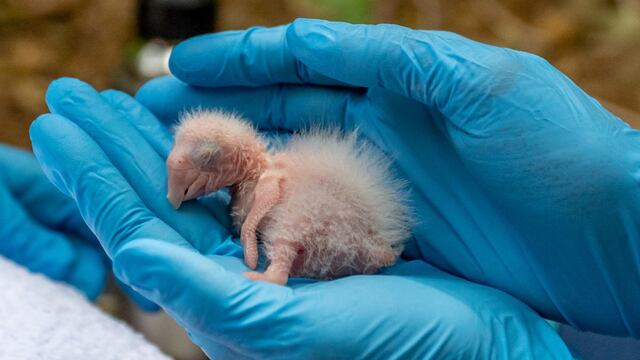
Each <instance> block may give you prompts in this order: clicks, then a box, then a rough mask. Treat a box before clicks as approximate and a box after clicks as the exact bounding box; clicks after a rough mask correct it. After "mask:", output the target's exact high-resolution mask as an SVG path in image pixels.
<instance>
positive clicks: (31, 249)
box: [0, 187, 76, 280]
mask: <svg viewBox="0 0 640 360" xmlns="http://www.w3.org/2000/svg"><path fill="white" fill-rule="evenodd" d="M0 205H1V206H0V224H2V226H1V227H0V254H2V255H3V256H5V257H7V258H9V259H12V260H13V261H15V262H17V263H19V264H21V265H23V266H25V267H27V268H28V269H29V270H31V271H33V272H38V273H42V274H45V275H46V276H48V277H50V278H52V279H55V280H62V279H64V278H65V276H66V275H67V273H68V272H69V269H70V268H71V264H72V262H73V258H74V257H75V256H76V254H75V251H74V248H73V246H71V243H70V241H69V239H68V238H67V237H66V236H65V235H63V234H61V233H59V232H56V231H52V230H49V229H47V228H46V227H43V226H42V225H41V224H40V223H38V222H37V221H35V220H34V219H33V218H31V216H30V215H29V214H28V213H27V212H26V211H25V210H24V209H23V208H22V205H20V203H19V202H18V201H16V199H15V198H14V197H13V195H12V194H11V193H9V191H8V190H7V189H5V188H3V187H0Z"/></svg>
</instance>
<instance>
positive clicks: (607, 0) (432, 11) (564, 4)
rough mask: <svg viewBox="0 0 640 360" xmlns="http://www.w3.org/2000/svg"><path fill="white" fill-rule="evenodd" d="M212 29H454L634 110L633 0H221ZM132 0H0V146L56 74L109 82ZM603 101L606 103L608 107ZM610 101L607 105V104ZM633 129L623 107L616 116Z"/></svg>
mask: <svg viewBox="0 0 640 360" xmlns="http://www.w3.org/2000/svg"><path fill="white" fill-rule="evenodd" d="M218 4H219V15H218V24H217V28H218V29H220V30H224V29H242V28H245V27H248V26H253V25H265V26H268V25H277V24H284V23H287V22H289V21H291V20H293V19H295V18H296V17H318V18H327V19H333V20H346V21H351V22H367V23H378V22H387V23H398V24H402V25H406V26H410V27H413V28H419V29H443V30H450V31H455V32H458V33H460V34H463V35H465V36H468V37H470V38H473V39H475V40H479V41H483V42H488V43H492V44H496V45H500V46H507V47H511V48H516V49H520V50H525V51H530V52H533V53H536V54H539V55H541V56H543V57H545V58H547V59H548V60H549V61H551V63H553V64H554V65H555V66H557V67H558V68H560V70H562V71H563V72H564V73H565V74H567V75H568V76H569V77H571V78H572V79H573V80H574V81H576V82H577V83H578V84H579V85H580V86H581V87H582V88H584V89H585V90H586V91H587V92H588V93H590V94H592V95H593V96H595V97H597V98H599V99H604V100H609V101H611V102H613V103H615V104H617V106H616V107H622V108H627V109H631V110H634V111H636V112H640V86H638V84H639V83H640V65H639V64H640V1H638V0H564V1H551V0H539V1H530V0H483V1H477V0H350V1H341V0H220V1H219V2H218ZM135 9H136V6H135V1H134V0H84V1H83V0H0V53H1V54H2V56H0V119H1V120H0V129H1V130H0V142H7V143H10V144H15V145H19V146H23V147H28V146H29V141H28V125H29V123H30V122H31V121H32V120H33V118H34V117H35V116H37V114H39V113H42V112H43V111H46V107H45V104H44V91H45V89H46V86H47V85H48V83H49V82H50V81H51V80H52V79H54V78H56V77H59V76H76V77H80V78H82V79H84V80H87V81H89V82H90V83H92V84H93V85H95V86H96V87H98V88H105V87H109V86H114V84H117V83H118V82H117V81H116V79H117V78H118V76H119V74H122V73H123V72H124V71H125V70H126V64H127V61H128V58H130V56H131V55H130V53H131V44H132V43H135V35H134V21H135ZM607 106H608V107H609V106H610V105H607ZM614 106H615V105H614ZM619 115H620V116H622V117H624V118H625V119H626V120H627V121H628V122H631V123H632V125H634V126H640V122H637V123H636V122H634V121H633V120H631V117H630V116H629V115H626V114H624V110H622V112H619Z"/></svg>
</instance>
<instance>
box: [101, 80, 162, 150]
mask: <svg viewBox="0 0 640 360" xmlns="http://www.w3.org/2000/svg"><path fill="white" fill-rule="evenodd" d="M167 95H168V94H167ZM100 96H102V98H103V99H104V101H105V102H106V103H107V104H109V105H110V106H111V107H112V108H113V109H114V110H116V111H117V112H119V113H120V114H121V115H122V116H124V117H125V119H126V120H127V121H128V122H129V124H131V125H132V126H133V127H135V128H136V129H137V130H138V131H139V132H140V135H142V137H144V139H145V140H146V142H147V143H149V145H151V147H152V148H153V149H154V150H155V151H156V153H157V154H158V156H159V157H160V158H161V159H162V160H165V159H166V158H167V157H168V156H169V152H170V151H171V145H172V144H173V136H172V134H171V132H170V131H169V129H168V128H167V126H165V125H164V124H162V123H161V122H160V121H158V119H157V118H156V117H155V116H154V114H152V113H151V112H150V111H149V109H147V108H146V107H144V106H142V105H141V104H140V103H139V102H138V101H136V100H135V99H134V98H133V97H131V96H130V95H129V94H126V93H124V92H122V91H118V90H113V89H109V90H104V91H102V92H100ZM170 98H171V97H168V98H167V99H170ZM167 99H165V100H167Z"/></svg>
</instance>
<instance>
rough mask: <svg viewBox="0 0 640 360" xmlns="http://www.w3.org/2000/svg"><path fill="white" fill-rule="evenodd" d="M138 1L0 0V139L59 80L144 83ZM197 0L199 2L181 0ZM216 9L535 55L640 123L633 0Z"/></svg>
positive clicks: (312, 3) (177, 345) (21, 123)
mask: <svg viewBox="0 0 640 360" xmlns="http://www.w3.org/2000/svg"><path fill="white" fill-rule="evenodd" d="M138 1H142V0H0V54H1V55H0V119H1V120H0V122H1V126H0V142H4V143H9V144H14V145H18V146H21V147H25V148H28V147H29V137H28V127H29V124H30V122H31V121H32V120H33V119H34V118H35V117H36V116H37V115H38V114H40V113H42V112H45V111H46V106H45V103H44V92H45V90H46V88H47V85H48V84H49V82H50V81H51V80H53V79H55V78H57V77H60V76H75V77H79V78H82V79H83V80H86V81H88V82H90V83H91V84H93V85H94V86H96V87H97V88H99V89H104V88H108V87H115V88H119V89H123V90H125V91H129V92H134V91H135V89H137V87H138V86H139V85H140V84H142V83H143V82H144V81H146V80H147V78H146V77H145V76H144V75H142V74H141V71H140V70H139V69H138V68H137V67H136V59H138V58H139V56H140V53H141V52H140V50H141V49H142V48H143V46H144V44H145V43H147V42H148V41H149V39H143V38H141V37H140V36H139V34H138V30H137V26H136V25H137V21H138V10H139V4H140V3H139V2H138ZM203 1H206V0H203ZM198 2H202V1H200V0H183V3H184V4H188V3H198ZM213 2H214V5H215V11H214V12H215V14H216V15H215V21H214V24H212V26H211V27H212V28H214V29H215V30H216V31H221V30H228V29H243V28H246V27H249V26H255V25H262V26H272V25H279V24H285V23H288V22H290V21H291V20H293V19H295V18H297V17H313V18H325V19H331V20H344V21H349V22H356V23H396V24H401V25H405V26H409V27H412V28H416V29H439V30H449V31H454V32H457V33H460V34H462V35H465V36H467V37H470V38H472V39H475V40H478V41H482V42H487V43H491V44H495V45H500V46H506V47H511V48H516V49H520V50H525V51H529V52H533V53H536V54H538V55H541V56H543V57H545V58H547V59H548V60H549V61H550V62H551V63H553V64H554V65H555V66H556V67H558V68H559V69H560V70H561V71H563V72H564V73H565V74H567V75H568V76H569V77H570V78H572V79H573V80H574V81H575V82H577V83H578V85H580V86H581V87H582V88H584V89H585V90H586V91H587V92H588V93H590V94H591V95H593V96H595V97H597V98H598V99H600V100H602V101H606V103H605V106H607V107H608V108H609V109H610V110H612V111H614V112H616V113H617V114H618V115H619V116H621V117H623V118H624V119H625V120H627V122H629V123H631V124H632V125H634V126H636V127H640V121H638V120H634V117H635V115H634V114H633V111H636V112H640V86H638V84H640V0H564V1H551V0H538V1H531V0H483V1H478V0H218V1H213ZM185 6H186V5H185ZM171 43H172V42H166V43H164V45H163V46H168V45H170V44H171ZM160 44H162V42H161V43H160ZM629 111H631V112H629ZM639 120H640V119H639ZM636 121H637V122H636ZM100 304H101V307H102V308H103V309H105V310H107V311H109V312H110V313H112V314H115V315H117V316H120V317H122V318H125V319H127V320H128V321H129V322H131V323H133V324H134V326H136V328H138V329H141V330H142V331H144V332H145V334H146V335H147V336H148V337H149V338H150V339H151V340H152V341H155V342H156V343H158V344H161V345H162V346H161V347H162V348H163V350H165V351H166V352H168V353H169V354H171V355H172V356H174V357H176V358H180V359H198V358H202V354H201V353H200V352H199V351H198V350H197V348H195V347H194V346H193V345H191V344H190V343H189V342H188V341H187V340H186V337H185V335H184V333H183V332H182V330H181V329H179V328H178V327H177V326H175V325H173V327H172V326H171V325H172V324H173V323H172V321H171V320H169V319H167V318H166V317H164V316H163V315H159V316H158V315H157V316H151V315H145V314H142V313H141V312H139V311H137V310H135V308H134V307H132V306H131V305H130V304H128V303H127V302H126V301H125V300H124V297H123V296H122V295H121V294H119V293H118V292H117V291H114V290H112V291H110V292H108V293H107V294H106V295H104V296H103V297H102V298H101V300H100Z"/></svg>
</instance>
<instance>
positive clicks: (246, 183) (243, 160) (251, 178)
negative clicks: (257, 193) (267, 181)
mask: <svg viewBox="0 0 640 360" xmlns="http://www.w3.org/2000/svg"><path fill="white" fill-rule="evenodd" d="M268 163H269V154H268V153H267V152H266V151H265V150H264V148H263V149H260V150H259V151H258V150H257V149H252V151H245V152H244V153H243V154H241V155H240V159H238V161H237V162H236V164H238V166H242V167H243V169H242V171H241V174H242V175H241V177H240V180H239V181H237V182H236V183H234V184H233V185H231V186H230V190H231V196H232V197H234V198H245V197H247V196H251V195H253V190H254V189H255V187H256V184H257V183H258V179H259V178H260V176H261V175H262V174H263V173H264V171H265V170H266V169H267V166H268Z"/></svg>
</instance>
